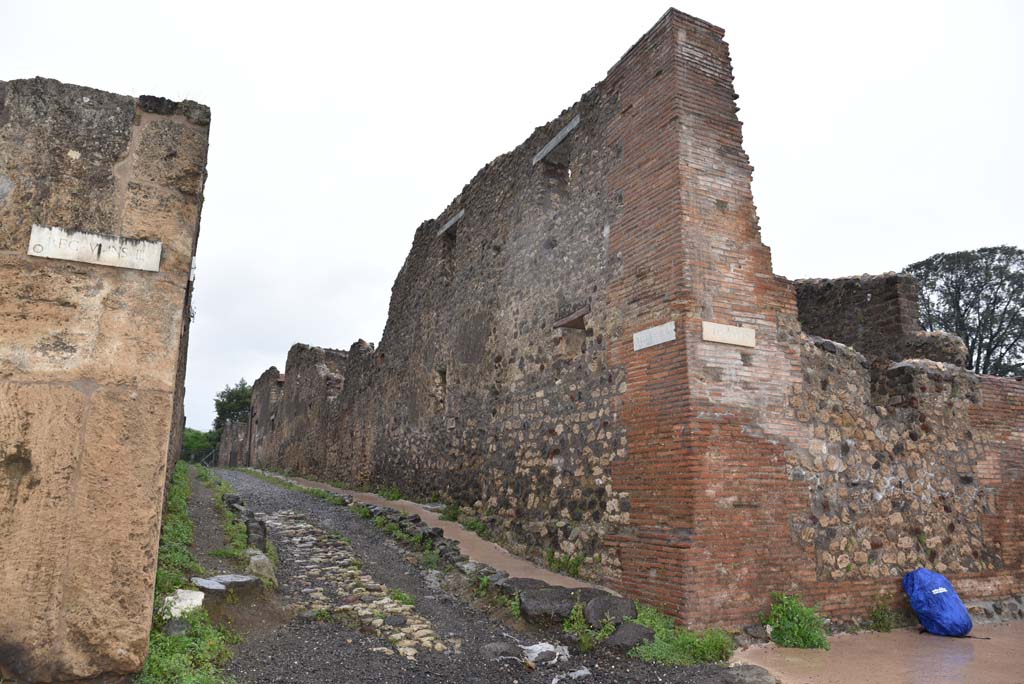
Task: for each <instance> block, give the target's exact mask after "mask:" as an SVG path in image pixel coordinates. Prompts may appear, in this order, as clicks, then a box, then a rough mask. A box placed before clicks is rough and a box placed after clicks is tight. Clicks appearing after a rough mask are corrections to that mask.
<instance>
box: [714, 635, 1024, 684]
mask: <svg viewBox="0 0 1024 684" xmlns="http://www.w3.org/2000/svg"><path fill="white" fill-rule="evenodd" d="M971 635H972V636H976V637H989V638H988V639H980V638H979V639H953V638H949V637H939V636H934V635H932V634H918V632H917V629H916V628H915V629H900V630H896V631H893V632H890V633H888V634H882V633H878V632H862V633H860V634H843V635H839V636H836V637H833V638H832V639H831V640H830V642H831V644H832V649H831V650H829V651H819V650H805V649H797V648H780V647H778V646H775V645H774V644H768V645H764V646H754V647H751V648H747V649H744V650H742V651H738V652H737V653H736V654H735V655H734V656H733V661H734V662H741V663H751V664H754V665H760V666H761V667H764V668H766V669H768V670H769V671H770V672H772V674H774V675H775V676H776V677H778V678H779V679H780V680H781V682H782V684H963V683H970V684H975V683H977V684H1024V622H1011V623H1006V624H1000V625H977V626H975V628H974V631H973V632H971Z"/></svg>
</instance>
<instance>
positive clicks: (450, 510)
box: [441, 503, 461, 522]
mask: <svg viewBox="0 0 1024 684" xmlns="http://www.w3.org/2000/svg"><path fill="white" fill-rule="evenodd" d="M460 512H461V509H460V508H459V504H456V503H450V504H447V505H446V506H445V507H444V509H443V510H442V511H441V520H447V521H449V522H458V521H459V513H460Z"/></svg>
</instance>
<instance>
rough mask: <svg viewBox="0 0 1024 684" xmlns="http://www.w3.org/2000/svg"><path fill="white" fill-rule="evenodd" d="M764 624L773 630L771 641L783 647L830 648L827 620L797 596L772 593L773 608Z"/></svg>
mask: <svg viewBox="0 0 1024 684" xmlns="http://www.w3.org/2000/svg"><path fill="white" fill-rule="evenodd" d="M765 624H766V625H768V626H769V627H771V630H770V631H771V636H772V641H774V642H775V643H777V644H779V645H780V646H789V647H792V648H823V649H825V650H828V648H829V644H828V637H827V636H825V620H824V619H823V618H822V617H821V615H820V614H819V613H818V610H817V608H816V607H812V606H808V605H805V604H804V602H803V601H801V600H800V598H799V597H798V596H789V595H786V594H782V593H775V594H772V606H771V610H770V611H769V613H768V619H767V620H765Z"/></svg>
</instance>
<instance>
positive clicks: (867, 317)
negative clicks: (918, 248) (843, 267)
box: [793, 273, 967, 366]
mask: <svg viewBox="0 0 1024 684" xmlns="http://www.w3.org/2000/svg"><path fill="white" fill-rule="evenodd" d="M793 284H794V286H795V288H796V299H797V308H798V311H797V313H798V317H799V319H800V326H801V327H802V328H803V330H804V332H806V333H808V334H810V335H817V336H818V337H824V338H826V339H829V340H835V341H836V342H842V343H843V344H847V345H850V346H852V347H854V348H856V349H857V350H858V351H859V352H861V353H862V354H864V355H866V356H868V357H870V358H872V359H879V360H881V361H882V362H883V363H887V362H889V361H898V360H901V359H906V358H913V359H932V360H933V361H943V362H946V363H953V364H956V365H958V366H963V365H964V363H965V362H966V360H967V347H966V346H965V345H964V343H963V341H962V340H961V339H960V338H959V337H957V336H956V335H951V334H949V333H943V332H935V333H926V332H924V330H922V328H921V323H920V320H919V316H918V300H917V298H918V285H917V281H916V280H915V279H914V277H913V276H911V275H909V274H906V273H883V274H882V275H877V276H858V277H852V278H836V279H808V280H797V281H794V283H793Z"/></svg>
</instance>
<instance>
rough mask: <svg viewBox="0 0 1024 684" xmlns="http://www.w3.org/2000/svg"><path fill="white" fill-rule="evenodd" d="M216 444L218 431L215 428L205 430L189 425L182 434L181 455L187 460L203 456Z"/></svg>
mask: <svg viewBox="0 0 1024 684" xmlns="http://www.w3.org/2000/svg"><path fill="white" fill-rule="evenodd" d="M216 446H217V433H216V431H214V430H210V431H209V432H203V431H201V430H193V429H192V428H188V427H187V428H185V431H184V432H183V433H182V435H181V457H182V458H184V459H185V460H186V461H195V460H196V459H199V458H202V457H203V456H205V455H206V454H208V453H210V450H212V449H214V448H216Z"/></svg>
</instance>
